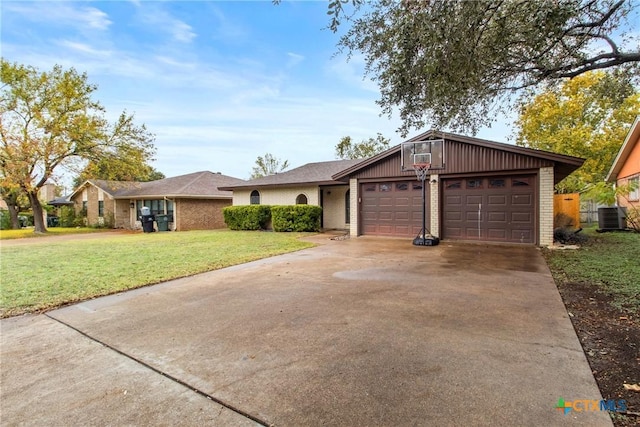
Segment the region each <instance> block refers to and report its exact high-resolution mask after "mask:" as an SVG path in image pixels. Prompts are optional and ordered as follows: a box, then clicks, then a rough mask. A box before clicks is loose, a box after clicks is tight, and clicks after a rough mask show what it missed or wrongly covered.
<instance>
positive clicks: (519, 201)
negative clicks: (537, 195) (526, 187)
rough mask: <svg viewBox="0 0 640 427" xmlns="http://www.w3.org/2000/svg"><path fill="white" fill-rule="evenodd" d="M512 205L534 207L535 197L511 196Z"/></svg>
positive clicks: (528, 195) (529, 195) (527, 195)
mask: <svg viewBox="0 0 640 427" xmlns="http://www.w3.org/2000/svg"><path fill="white" fill-rule="evenodd" d="M511 204H512V205H516V206H517V205H525V206H532V205H533V196H532V195H531V194H514V195H513V196H511Z"/></svg>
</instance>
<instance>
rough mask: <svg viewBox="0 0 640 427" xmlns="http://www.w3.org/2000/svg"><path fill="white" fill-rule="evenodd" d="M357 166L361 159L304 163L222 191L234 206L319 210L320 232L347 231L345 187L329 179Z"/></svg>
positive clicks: (346, 185)
mask: <svg viewBox="0 0 640 427" xmlns="http://www.w3.org/2000/svg"><path fill="white" fill-rule="evenodd" d="M360 162H362V159H359V160H333V161H329V162H318V163H308V164H306V165H304V166H300V167H298V168H295V169H292V170H290V171H286V172H279V173H276V174H274V175H268V176H264V177H261V178H256V179H253V180H250V181H245V182H242V183H241V184H238V185H234V186H228V187H224V189H225V190H232V191H233V204H234V205H250V204H251V205H307V204H309V205H315V206H322V207H323V214H322V219H321V226H322V227H323V228H325V229H348V228H349V221H350V219H351V214H350V202H351V196H350V192H349V185H348V184H347V183H344V182H341V181H336V180H334V179H333V178H332V176H333V175H335V174H336V173H338V172H341V171H343V170H345V169H347V168H349V167H351V166H354V165H356V164H358V163H360Z"/></svg>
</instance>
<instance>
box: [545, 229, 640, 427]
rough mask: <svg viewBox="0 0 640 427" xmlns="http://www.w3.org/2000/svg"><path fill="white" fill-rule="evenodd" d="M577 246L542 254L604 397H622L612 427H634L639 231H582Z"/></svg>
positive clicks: (637, 414)
mask: <svg viewBox="0 0 640 427" xmlns="http://www.w3.org/2000/svg"><path fill="white" fill-rule="evenodd" d="M584 234H585V236H586V237H587V239H588V240H587V241H586V242H585V243H583V244H582V245H581V248H580V249H577V250H564V251H561V250H545V251H544V252H543V253H544V255H545V258H546V259H547V263H548V264H549V267H550V268H551V272H552V274H553V277H554V279H555V281H556V284H557V285H558V290H559V291H560V295H562V300H563V302H564V304H565V307H566V308H567V313H568V314H569V317H570V318H571V322H572V323H573V327H574V328H575V330H576V334H577V335H578V338H579V339H580V343H581V344H582V348H583V350H584V353H585V356H586V357H587V360H588V361H589V365H590V366H591V370H592V371H593V375H594V377H595V379H596V382H597V383H598V387H599V388H600V393H601V394H602V397H603V398H604V399H613V400H615V401H620V400H624V401H625V402H626V407H627V412H626V413H624V414H620V413H612V414H611V418H612V421H613V424H614V425H615V426H616V427H630V426H637V425H638V424H637V423H638V420H639V419H640V393H638V392H635V391H631V390H627V388H625V384H627V385H628V386H629V385H631V386H632V385H634V384H640V369H638V368H639V366H640V365H638V361H640V314H639V313H640V260H639V254H640V234H633V233H603V234H598V233H596V232H595V229H588V230H586V231H585V232H584Z"/></svg>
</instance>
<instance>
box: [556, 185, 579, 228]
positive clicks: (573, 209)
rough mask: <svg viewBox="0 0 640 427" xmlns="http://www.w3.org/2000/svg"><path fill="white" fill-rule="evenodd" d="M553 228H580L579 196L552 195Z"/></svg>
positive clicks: (577, 194) (576, 194)
mask: <svg viewBox="0 0 640 427" xmlns="http://www.w3.org/2000/svg"><path fill="white" fill-rule="evenodd" d="M553 227H554V228H558V227H567V228H579V227H580V194H579V193H568V194H554V195H553Z"/></svg>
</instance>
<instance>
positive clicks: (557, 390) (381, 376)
mask: <svg viewBox="0 0 640 427" xmlns="http://www.w3.org/2000/svg"><path fill="white" fill-rule="evenodd" d="M316 239H318V241H319V242H321V243H322V245H321V246H318V247H316V248H312V249H308V250H304V251H300V252H297V253H293V254H288V255H283V256H279V257H274V258H270V259H266V260H262V261H258V262H253V263H249V264H244V265H241V266H237V267H232V268H227V269H224V270H219V271H215V272H211V273H206V274H201V275H198V276H193V277H190V278H186V279H181V280H175V281H172V282H167V283H163V284H161V285H157V286H152V287H147V288H143V289H138V290H135V291H130V292H127V293H123V294H119V295H114V296H110V297H105V298H99V299H95V300H91V301H87V302H84V303H81V304H77V305H73V306H69V307H66V308H63V309H60V310H56V311H52V312H50V313H48V314H46V315H39V316H22V317H18V318H11V319H5V320H2V321H1V323H0V327H1V335H2V337H1V354H0V356H1V359H0V361H1V363H2V367H1V377H0V379H1V383H0V386H1V389H0V402H1V403H0V405H1V407H0V409H1V417H2V418H1V420H0V421H1V423H2V425H72V424H73V425H224V426H227V425H249V424H254V425H255V424H258V425H260V424H264V425H278V426H300V425H312V426H315V425H336V426H360V425H362V426H365V425H367V426H382V425H384V426H389V425H394V426H405V425H438V426H442V425H465V426H466V425H487V426H488V425H491V426H500V425H504V426H512V425H521V426H525V425H531V426H540V425H545V426H553V425H580V426H585V425H597V426H606V425H611V422H610V420H609V417H608V415H607V414H606V413H605V412H575V411H573V412H570V413H569V414H567V415H564V414H563V412H562V411H559V410H557V409H555V405H556V403H557V401H558V399H559V398H564V399H565V400H567V401H571V400H574V399H589V400H600V399H601V396H600V393H599V391H598V388H597V386H596V384H595V381H594V379H593V376H592V374H591V371H590V368H589V365H588V364H587V361H586V359H585V357H584V354H583V352H582V349H581V347H580V344H579V342H578V339H577V337H576V335H575V332H574V331H573V328H572V326H571V323H570V321H569V319H568V317H567V313H566V311H565V310H564V307H563V305H562V301H561V299H560V296H559V294H558V291H557V290H556V288H555V285H554V284H553V281H552V278H551V275H550V273H549V271H548V268H547V267H546V265H545V263H544V260H543V258H542V257H541V255H540V254H539V252H538V250H537V249H535V248H532V247H514V246H511V247H509V246H497V245H466V246H463V245H452V244H446V243H444V244H441V245H440V246H437V247H414V246H412V245H411V243H410V242H408V241H406V240H396V239H373V238H359V239H352V240H346V241H329V240H327V239H326V237H323V236H320V237H317V238H316Z"/></svg>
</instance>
